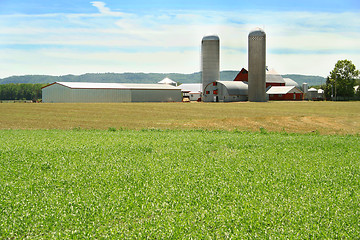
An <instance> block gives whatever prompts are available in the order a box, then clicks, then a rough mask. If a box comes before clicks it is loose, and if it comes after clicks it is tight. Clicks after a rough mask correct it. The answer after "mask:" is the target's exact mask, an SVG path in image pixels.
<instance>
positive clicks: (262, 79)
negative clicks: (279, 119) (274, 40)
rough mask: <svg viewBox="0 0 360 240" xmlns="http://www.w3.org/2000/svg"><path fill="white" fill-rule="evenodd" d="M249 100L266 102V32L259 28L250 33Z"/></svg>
mask: <svg viewBox="0 0 360 240" xmlns="http://www.w3.org/2000/svg"><path fill="white" fill-rule="evenodd" d="M248 54H249V55H248V65H249V66H248V67H249V75H248V76H249V77H248V85H249V101H250V102H266V34H265V32H264V31H263V30H262V29H260V28H257V29H256V30H254V31H251V32H250V33H249V49H248Z"/></svg>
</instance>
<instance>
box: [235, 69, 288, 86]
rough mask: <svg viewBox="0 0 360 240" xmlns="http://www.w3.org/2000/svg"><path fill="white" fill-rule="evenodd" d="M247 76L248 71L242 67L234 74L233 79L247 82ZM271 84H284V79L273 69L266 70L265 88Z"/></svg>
mask: <svg viewBox="0 0 360 240" xmlns="http://www.w3.org/2000/svg"><path fill="white" fill-rule="evenodd" d="M248 76H249V73H248V71H247V70H246V69H245V68H243V69H241V71H240V72H239V73H238V75H236V77H235V79H234V81H243V82H248ZM271 86H285V80H284V79H283V77H282V76H281V75H280V74H279V73H277V72H276V71H275V70H274V69H270V70H266V88H268V87H271Z"/></svg>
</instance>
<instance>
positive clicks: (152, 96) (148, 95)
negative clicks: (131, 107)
mask: <svg viewBox="0 0 360 240" xmlns="http://www.w3.org/2000/svg"><path fill="white" fill-rule="evenodd" d="M181 101H182V94H181V90H180V89H176V90H165V89H163V90H159V89H132V90H131V102H181Z"/></svg>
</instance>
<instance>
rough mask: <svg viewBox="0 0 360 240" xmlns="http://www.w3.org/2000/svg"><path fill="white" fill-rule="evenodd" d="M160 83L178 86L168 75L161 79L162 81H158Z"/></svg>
mask: <svg viewBox="0 0 360 240" xmlns="http://www.w3.org/2000/svg"><path fill="white" fill-rule="evenodd" d="M158 83H159V84H168V85H172V86H175V87H176V86H177V82H175V81H173V80H171V79H170V78H168V77H166V78H164V79H163V80H161V81H160V82H158Z"/></svg>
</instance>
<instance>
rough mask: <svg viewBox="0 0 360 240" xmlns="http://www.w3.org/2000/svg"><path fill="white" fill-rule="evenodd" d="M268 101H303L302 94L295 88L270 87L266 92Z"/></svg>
mask: <svg viewBox="0 0 360 240" xmlns="http://www.w3.org/2000/svg"><path fill="white" fill-rule="evenodd" d="M266 93H267V95H268V96H269V100H303V99H304V93H303V92H302V91H301V90H299V89H298V88H297V87H295V86H272V87H270V88H269V90H267V92H266Z"/></svg>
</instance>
